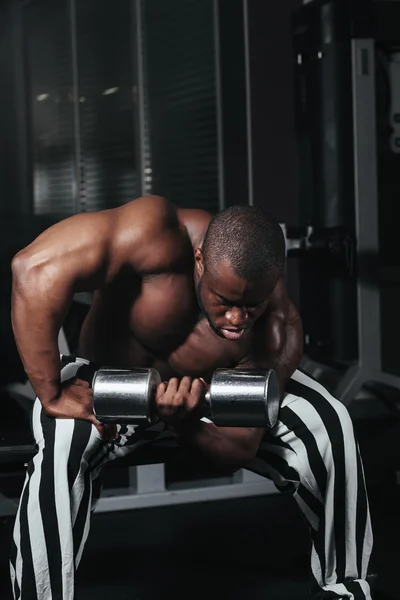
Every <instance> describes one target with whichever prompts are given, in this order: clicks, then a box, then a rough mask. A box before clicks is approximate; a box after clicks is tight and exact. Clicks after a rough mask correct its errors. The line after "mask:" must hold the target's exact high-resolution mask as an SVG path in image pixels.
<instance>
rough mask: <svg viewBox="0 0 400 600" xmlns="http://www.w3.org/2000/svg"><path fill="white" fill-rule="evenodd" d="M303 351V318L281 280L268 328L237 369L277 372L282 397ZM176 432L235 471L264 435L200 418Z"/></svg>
mask: <svg viewBox="0 0 400 600" xmlns="http://www.w3.org/2000/svg"><path fill="white" fill-rule="evenodd" d="M257 335H258V334H257ZM302 351H303V328H302V322H301V318H300V315H299V313H298V312H297V309H296V308H295V306H294V304H293V303H292V302H291V301H290V299H289V297H288V295H287V292H286V289H285V285H284V282H283V281H282V280H281V279H280V280H279V281H278V283H277V285H276V287H275V290H274V292H273V294H272V297H271V299H270V304H269V307H268V313H267V315H266V319H265V326H264V325H263V326H262V329H261V335H259V339H258V341H257V343H256V345H255V347H254V349H253V355H252V356H249V357H247V358H246V359H245V360H244V361H243V362H241V363H240V364H239V365H238V367H239V368H249V369H250V368H257V367H263V368H267V369H273V370H275V372H276V374H277V376H278V382H279V388H280V393H281V396H282V395H283V394H284V390H285V386H286V383H287V382H288V380H289V379H290V377H291V376H292V374H293V372H294V371H295V370H296V368H297V366H298V364H299V362H300V359H301V356H302ZM174 430H175V433H176V434H177V436H178V439H179V441H180V442H181V443H182V445H184V446H187V447H189V448H190V449H192V450H193V451H194V452H195V453H197V454H200V455H201V456H202V458H205V459H206V460H207V461H208V462H209V463H210V464H211V465H213V466H215V467H216V468H217V469H218V470H219V471H226V470H227V471H234V470H237V469H240V468H242V467H244V466H245V465H246V464H248V463H249V462H250V461H251V460H252V459H253V458H254V456H255V455H256V452H257V449H258V446H259V444H260V441H261V439H262V437H263V435H264V433H265V429H262V428H255V427H244V428H241V427H237V428H236V427H217V426H215V425H214V424H213V423H205V422H204V421H200V420H198V419H193V420H190V422H189V421H188V422H185V421H182V422H181V423H180V424H178V425H177V426H175V427H174Z"/></svg>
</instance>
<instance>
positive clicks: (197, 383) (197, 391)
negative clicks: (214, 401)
mask: <svg viewBox="0 0 400 600" xmlns="http://www.w3.org/2000/svg"><path fill="white" fill-rule="evenodd" d="M205 393H206V385H205V383H204V381H203V380H202V379H194V380H193V383H192V389H191V395H192V396H194V397H196V398H197V399H200V398H201V397H202V396H204V395H205Z"/></svg>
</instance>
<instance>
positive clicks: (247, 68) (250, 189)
mask: <svg viewBox="0 0 400 600" xmlns="http://www.w3.org/2000/svg"><path fill="white" fill-rule="evenodd" d="M243 27H244V62H245V67H244V68H245V73H244V75H245V81H246V123H247V172H248V201H249V205H250V206H254V185H253V131H252V112H251V71H250V69H251V62H250V32H249V7H248V0H243Z"/></svg>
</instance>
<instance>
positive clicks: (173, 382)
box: [166, 377, 179, 394]
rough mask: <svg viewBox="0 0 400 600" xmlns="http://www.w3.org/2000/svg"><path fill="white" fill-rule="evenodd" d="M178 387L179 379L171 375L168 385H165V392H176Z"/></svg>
mask: <svg viewBox="0 0 400 600" xmlns="http://www.w3.org/2000/svg"><path fill="white" fill-rule="evenodd" d="M178 387H179V379H178V378H177V377H172V379H170V380H169V381H168V387H167V391H166V393H167V394H176V392H177V391H178Z"/></svg>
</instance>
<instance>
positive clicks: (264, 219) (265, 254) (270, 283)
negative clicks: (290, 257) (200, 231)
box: [195, 206, 285, 340]
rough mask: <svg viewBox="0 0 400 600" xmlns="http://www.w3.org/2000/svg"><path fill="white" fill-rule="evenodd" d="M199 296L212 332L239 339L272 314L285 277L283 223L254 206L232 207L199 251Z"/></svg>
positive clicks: (213, 226)
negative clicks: (276, 291) (273, 299)
mask: <svg viewBox="0 0 400 600" xmlns="http://www.w3.org/2000/svg"><path fill="white" fill-rule="evenodd" d="M195 258H196V271H197V296H198V300H199V303H200V306H201V308H202V309H203V311H204V314H205V315H206V317H207V319H208V321H209V323H210V325H211V327H212V329H213V330H214V331H215V332H216V333H217V334H218V335H220V336H221V337H226V338H228V339H232V340H233V339H239V337H241V335H242V333H243V331H244V330H246V329H250V328H251V326H252V325H253V323H254V322H255V321H256V319H258V318H259V317H260V316H261V315H262V314H263V313H264V312H265V310H266V308H267V305H268V300H269V298H270V296H271V294H272V292H273V290H274V288H275V285H276V283H277V281H278V279H279V277H280V276H281V274H282V270H283V267H284V263H285V240H284V237H283V233H282V230H281V227H280V225H279V223H277V222H276V221H275V220H274V219H273V218H272V217H271V216H270V215H268V214H267V213H265V212H263V211H261V210H260V209H257V208H254V207H251V206H232V207H230V208H228V209H226V210H223V211H222V212H220V213H219V214H217V215H216V216H215V217H214V218H213V219H212V221H211V223H210V225H209V227H208V230H207V233H206V236H205V238H204V241H203V246H202V248H201V249H197V250H196V253H195Z"/></svg>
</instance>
